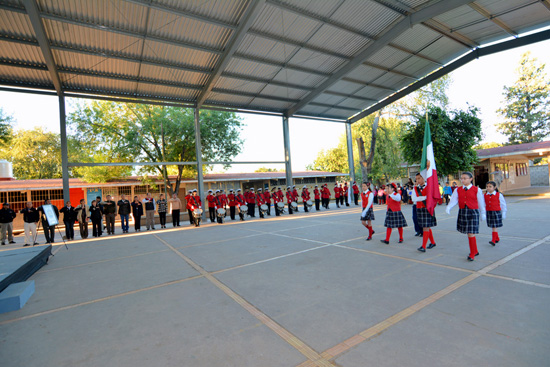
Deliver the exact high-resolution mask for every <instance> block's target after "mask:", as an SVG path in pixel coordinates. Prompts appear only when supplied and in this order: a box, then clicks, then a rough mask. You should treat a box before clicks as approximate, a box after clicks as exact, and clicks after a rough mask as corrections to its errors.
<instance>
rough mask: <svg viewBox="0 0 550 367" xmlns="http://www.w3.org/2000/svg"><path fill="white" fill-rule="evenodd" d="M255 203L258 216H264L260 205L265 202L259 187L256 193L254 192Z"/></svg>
mask: <svg viewBox="0 0 550 367" xmlns="http://www.w3.org/2000/svg"><path fill="white" fill-rule="evenodd" d="M256 204H258V213H259V214H260V218H264V214H263V213H262V209H261V206H262V205H264V204H265V200H264V194H263V193H262V189H261V188H259V189H258V193H257V194H256Z"/></svg>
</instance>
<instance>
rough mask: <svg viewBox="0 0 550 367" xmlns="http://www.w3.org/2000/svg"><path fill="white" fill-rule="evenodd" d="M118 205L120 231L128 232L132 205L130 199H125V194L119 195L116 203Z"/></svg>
mask: <svg viewBox="0 0 550 367" xmlns="http://www.w3.org/2000/svg"><path fill="white" fill-rule="evenodd" d="M117 205H118V215H120V226H121V227H122V233H128V229H130V226H129V224H128V222H129V220H130V212H131V211H132V206H131V205H130V201H128V200H127V199H126V195H124V194H122V195H120V200H119V201H118V203H117Z"/></svg>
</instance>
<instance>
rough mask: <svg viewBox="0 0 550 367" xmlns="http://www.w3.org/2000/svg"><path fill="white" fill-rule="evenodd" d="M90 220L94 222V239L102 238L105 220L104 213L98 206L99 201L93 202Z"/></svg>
mask: <svg viewBox="0 0 550 367" xmlns="http://www.w3.org/2000/svg"><path fill="white" fill-rule="evenodd" d="M90 219H91V220H92V235H93V236H94V237H100V236H101V233H102V228H101V225H102V219H103V211H102V210H101V208H100V207H99V205H97V200H93V201H92V205H91V206H90Z"/></svg>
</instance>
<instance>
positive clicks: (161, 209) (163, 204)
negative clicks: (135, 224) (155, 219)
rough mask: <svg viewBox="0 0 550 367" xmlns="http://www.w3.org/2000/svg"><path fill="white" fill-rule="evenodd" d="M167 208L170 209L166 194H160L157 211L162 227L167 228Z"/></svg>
mask: <svg viewBox="0 0 550 367" xmlns="http://www.w3.org/2000/svg"><path fill="white" fill-rule="evenodd" d="M167 210H168V202H167V201H166V199H165V198H164V194H160V196H159V199H158V200H157V212H158V213H159V221H160V228H166V211H167ZM153 229H154V228H153Z"/></svg>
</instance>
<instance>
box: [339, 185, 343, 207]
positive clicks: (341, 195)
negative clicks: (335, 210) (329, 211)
mask: <svg viewBox="0 0 550 367" xmlns="http://www.w3.org/2000/svg"><path fill="white" fill-rule="evenodd" d="M338 188H339V189H340V205H342V206H344V189H343V188H342V184H340V185H338Z"/></svg>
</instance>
